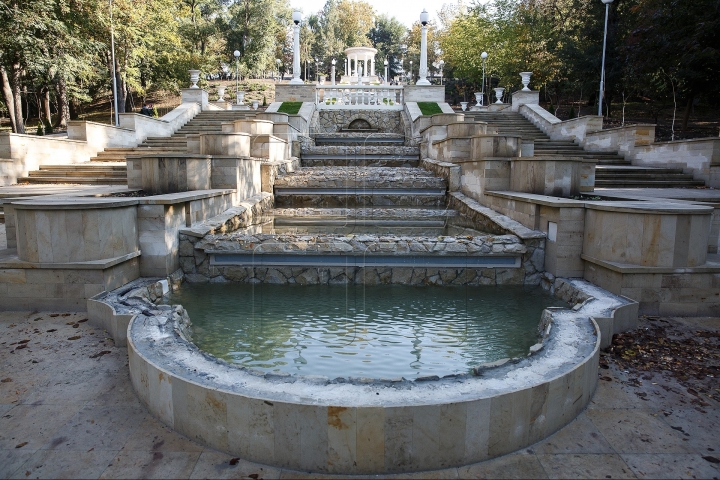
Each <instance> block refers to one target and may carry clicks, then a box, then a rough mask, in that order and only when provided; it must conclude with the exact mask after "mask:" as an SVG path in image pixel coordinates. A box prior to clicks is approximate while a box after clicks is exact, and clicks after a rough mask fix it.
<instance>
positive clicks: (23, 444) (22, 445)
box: [15, 442, 704, 458]
mask: <svg viewBox="0 0 720 480" xmlns="http://www.w3.org/2000/svg"><path fill="white" fill-rule="evenodd" d="M27 444H28V442H22V443H18V444H17V445H15V448H22V447H24V446H25V445H27ZM703 458H704V457H703Z"/></svg>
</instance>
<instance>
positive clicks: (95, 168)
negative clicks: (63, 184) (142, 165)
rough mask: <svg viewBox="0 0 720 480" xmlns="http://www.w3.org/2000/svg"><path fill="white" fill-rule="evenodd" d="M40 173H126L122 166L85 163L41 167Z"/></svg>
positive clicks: (124, 167) (125, 168)
mask: <svg viewBox="0 0 720 480" xmlns="http://www.w3.org/2000/svg"><path fill="white" fill-rule="evenodd" d="M40 170H41V171H72V170H87V171H97V172H104V171H122V172H124V171H127V167H126V166H124V165H88V164H87V163H75V164H72V165H43V166H41V167H40Z"/></svg>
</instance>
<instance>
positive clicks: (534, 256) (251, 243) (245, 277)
mask: <svg viewBox="0 0 720 480" xmlns="http://www.w3.org/2000/svg"><path fill="white" fill-rule="evenodd" d="M180 242H181V248H180V255H181V257H180V265H181V268H182V269H183V272H184V273H185V279H186V280H187V281H189V282H195V283H207V282H217V283H223V282H247V283H257V282H262V283H271V284H300V285H314V284H365V285H378V284H403V285H538V284H539V283H540V281H541V279H542V271H541V269H542V261H543V246H544V242H533V241H530V242H525V241H523V240H521V239H519V238H518V237H516V236H515V235H496V236H493V235H487V236H478V237H399V236H392V235H383V236H378V235H359V236H334V235H282V236H278V235H269V234H268V235H243V234H238V233H235V234H229V235H228V234H226V235H208V236H206V237H204V238H203V239H200V238H196V237H192V236H184V235H183V236H181V237H180ZM206 250H207V251H213V252H215V251H222V252H227V253H243V252H248V251H251V252H255V253H256V254H259V253H281V252H282V253H292V252H295V253H312V254H318V253H324V254H329V255H332V254H357V253H367V254H369V255H372V254H381V255H397V256H403V255H404V256H412V255H422V256H427V255H433V256H438V257H442V256H452V255H479V256H492V255H500V256H503V255H520V256H521V265H520V267H519V268H505V267H467V268H457V267H452V268H434V267H433V268H426V267H314V266H293V267H282V266H233V265H226V266H215V265H210V254H208V253H206ZM257 258H258V263H260V261H261V257H257Z"/></svg>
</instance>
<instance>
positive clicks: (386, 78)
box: [383, 58, 390, 85]
mask: <svg viewBox="0 0 720 480" xmlns="http://www.w3.org/2000/svg"><path fill="white" fill-rule="evenodd" d="M383 63H384V64H385V85H389V82H388V77H389V76H390V72H389V71H388V61H387V58H386V59H385V62H383Z"/></svg>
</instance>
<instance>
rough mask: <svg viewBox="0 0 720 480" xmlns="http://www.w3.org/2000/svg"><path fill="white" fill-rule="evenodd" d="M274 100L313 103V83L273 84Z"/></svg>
mask: <svg viewBox="0 0 720 480" xmlns="http://www.w3.org/2000/svg"><path fill="white" fill-rule="evenodd" d="M275 101H276V102H312V103H315V85H314V84H310V85H289V84H287V83H278V84H276V85H275Z"/></svg>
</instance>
